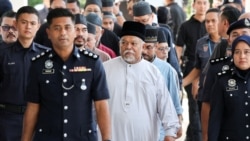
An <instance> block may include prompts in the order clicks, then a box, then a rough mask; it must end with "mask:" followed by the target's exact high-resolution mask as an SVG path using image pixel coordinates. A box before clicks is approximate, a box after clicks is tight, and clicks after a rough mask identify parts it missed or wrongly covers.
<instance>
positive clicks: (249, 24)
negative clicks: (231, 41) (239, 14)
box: [227, 19, 250, 35]
mask: <svg viewBox="0 0 250 141" xmlns="http://www.w3.org/2000/svg"><path fill="white" fill-rule="evenodd" d="M240 28H250V20H249V19H241V20H238V21H235V22H233V23H232V24H231V25H230V26H229V28H228V30H227V34H228V35H229V34H230V33H231V32H232V30H235V29H240Z"/></svg>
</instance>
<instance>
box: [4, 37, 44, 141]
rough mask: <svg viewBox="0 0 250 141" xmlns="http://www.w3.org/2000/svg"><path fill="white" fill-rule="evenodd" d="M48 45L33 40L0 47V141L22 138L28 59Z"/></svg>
mask: <svg viewBox="0 0 250 141" xmlns="http://www.w3.org/2000/svg"><path fill="white" fill-rule="evenodd" d="M47 49H48V48H47V47H44V46H41V45H39V44H36V43H32V44H31V46H30V48H23V47H22V45H21V44H20V43H19V42H18V41H17V42H15V43H13V44H8V45H7V46H5V47H3V48H1V50H0V141H18V140H21V134H22V125H23V113H24V110H25V108H24V107H25V105H26V101H25V100H24V95H25V92H26V88H27V77H28V73H29V69H30V65H31V58H33V57H36V56H37V55H39V54H40V53H41V52H43V51H46V50H47Z"/></svg>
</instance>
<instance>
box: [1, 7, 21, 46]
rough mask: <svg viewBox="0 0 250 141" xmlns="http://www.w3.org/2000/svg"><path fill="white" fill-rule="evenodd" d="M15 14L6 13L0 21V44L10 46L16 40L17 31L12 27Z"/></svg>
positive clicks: (11, 12)
mask: <svg viewBox="0 0 250 141" xmlns="http://www.w3.org/2000/svg"><path fill="white" fill-rule="evenodd" d="M15 16H16V12H13V11H12V10H11V11H7V12H5V13H4V14H3V15H2V17H1V19H0V24H1V28H0V33H1V35H2V44H10V43H13V42H15V41H16V40H17V36H18V33H17V30H16V27H15V26H14V21H15Z"/></svg>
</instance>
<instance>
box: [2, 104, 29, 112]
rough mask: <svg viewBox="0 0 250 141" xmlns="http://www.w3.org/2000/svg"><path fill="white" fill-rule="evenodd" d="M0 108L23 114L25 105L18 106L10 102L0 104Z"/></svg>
mask: <svg viewBox="0 0 250 141" xmlns="http://www.w3.org/2000/svg"><path fill="white" fill-rule="evenodd" d="M0 110H5V111H8V112H12V113H16V114H23V113H24V112H25V110H26V106H18V105H12V104H0Z"/></svg>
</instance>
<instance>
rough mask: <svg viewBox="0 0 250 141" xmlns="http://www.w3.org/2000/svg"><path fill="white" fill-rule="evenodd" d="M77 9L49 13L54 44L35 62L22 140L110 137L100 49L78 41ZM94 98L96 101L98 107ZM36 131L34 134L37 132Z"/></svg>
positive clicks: (105, 140) (75, 140) (83, 140)
mask: <svg viewBox="0 0 250 141" xmlns="http://www.w3.org/2000/svg"><path fill="white" fill-rule="evenodd" d="M74 20H75V17H74V15H73V14H72V13H71V12H70V11H68V10H67V9H63V8H56V9H54V10H51V11H50V12H49V14H48V16H47V22H48V25H49V26H48V29H47V33H48V37H49V39H50V40H51V41H52V44H53V49H52V51H49V52H47V53H45V54H43V53H42V54H41V56H37V57H36V58H34V59H33V60H34V62H33V64H32V66H31V71H30V72H31V73H30V77H29V78H30V81H29V82H30V83H29V84H28V87H29V90H28V92H27V100H28V104H27V110H26V112H25V117H24V130H23V134H22V135H23V136H22V141H31V140H32V137H34V138H33V140H34V141H87V140H88V141H97V131H96V129H97V125H96V120H95V117H94V116H93V111H94V110H93V108H94V107H95V111H96V116H97V122H98V126H99V128H100V131H101V135H102V140H103V141H109V140H110V137H111V134H110V132H111V131H110V130H111V129H110V117H109V110H108V109H109V108H108V101H107V99H108V98H109V92H108V88H107V84H106V76H105V72H104V69H103V66H102V63H101V61H100V59H99V58H98V56H97V55H95V54H93V53H91V52H88V51H86V50H79V49H78V48H77V47H74V39H75V36H76V34H75V29H74ZM93 103H94V105H95V106H94V107H93ZM33 133H34V135H33Z"/></svg>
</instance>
